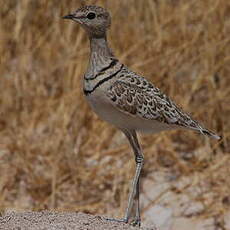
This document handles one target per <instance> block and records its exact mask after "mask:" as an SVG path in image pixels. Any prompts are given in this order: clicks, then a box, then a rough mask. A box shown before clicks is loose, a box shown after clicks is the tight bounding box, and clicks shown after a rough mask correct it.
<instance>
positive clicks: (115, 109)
mask: <svg viewBox="0 0 230 230" xmlns="http://www.w3.org/2000/svg"><path fill="white" fill-rule="evenodd" d="M63 18H64V19H72V20H74V21H75V22H77V23H79V24H80V25H81V26H82V27H83V28H84V29H85V31H86V32H87V34H88V37H89V40H90V49H91V54H90V59H89V64H88V68H87V71H86V73H85V76H84V94H85V96H86V99H87V101H88V102H89V104H90V106H91V107H92V109H93V110H94V111H95V112H96V113H97V114H98V115H99V117H101V118H102V119H103V120H105V121H107V122H109V123H111V124H113V125H115V126H116V127H117V128H118V129H120V130H121V131H122V132H123V133H124V134H125V136H126V137H127V138H128V140H129V142H130V145H131V146H132V148H133V151H134V154H135V161H136V172H135V176H134V179H133V184H132V190H131V192H130V196H129V201H128V207H127V210H126V214H125V217H124V219H122V220H120V221H124V222H130V221H131V222H132V223H133V224H135V225H139V226H140V223H141V218H140V210H139V183H140V173H141V169H142V166H143V159H144V158H143V154H142V151H141V148H140V145H139V143H138V139H137V135H136V132H138V131H144V132H151V133H157V132H159V131H163V130H171V129H176V128H179V129H192V130H195V131H198V132H200V133H201V134H204V135H207V136H209V137H213V138H215V139H220V137H219V136H217V135H215V134H214V133H212V132H211V131H209V130H207V129H205V128H203V127H202V126H201V125H200V124H199V123H198V122H197V121H195V120H193V119H192V118H191V117H190V116H188V115H187V114H186V113H184V112H183V111H182V110H181V109H179V108H178V107H177V105H176V104H174V102H172V101H171V100H170V99H169V98H168V97H167V96H166V95H165V94H163V93H162V92H161V91H160V90H159V89H158V88H157V87H155V86H154V85H153V84H152V83H150V82H148V81H147V80H146V79H145V78H143V77H142V76H140V75H138V74H136V73H134V72H133V71H131V70H130V69H128V67H126V66H125V65H123V64H122V63H120V62H119V60H118V59H117V58H116V57H115V56H114V54H113V52H112V51H111V49H110V48H109V45H108V43H107V39H106V32H107V30H108V29H109V27H110V25H111V17H110V14H109V13H108V12H107V10H105V9H103V8H102V7H99V6H84V7H81V8H79V9H78V10H77V11H75V12H74V13H72V14H69V15H67V16H64V17H63Z"/></svg>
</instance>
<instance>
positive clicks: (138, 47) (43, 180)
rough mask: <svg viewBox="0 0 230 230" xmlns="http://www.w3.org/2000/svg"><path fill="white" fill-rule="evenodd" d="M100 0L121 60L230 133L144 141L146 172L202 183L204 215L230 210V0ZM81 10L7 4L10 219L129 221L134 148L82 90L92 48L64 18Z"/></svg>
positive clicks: (0, 157) (0, 183)
mask: <svg viewBox="0 0 230 230" xmlns="http://www.w3.org/2000/svg"><path fill="white" fill-rule="evenodd" d="M95 2H97V4H99V5H102V6H106V7H107V8H108V9H109V11H110V12H111V14H112V16H113V23H112V28H111V30H110V33H109V40H110V43H111V45H112V47H113V49H114V51H115V53H116V55H117V56H118V57H119V58H120V60H121V61H122V62H123V63H125V64H127V65H128V66H129V67H130V68H132V69H133V70H134V71H136V72H137V73H142V74H143V75H144V76H146V78H148V79H149V80H150V81H152V82H153V83H154V84H155V85H156V86H157V87H159V88H161V89H162V91H164V92H165V93H167V94H168V95H169V96H170V98H172V99H173V100H174V101H175V102H176V103H177V104H179V105H180V106H181V107H182V108H183V109H184V110H185V111H187V112H189V113H191V114H193V117H194V118H195V119H197V120H199V121H201V123H203V124H204V125H205V126H206V127H207V128H210V129H211V130H213V131H216V132H217V133H218V134H220V135H222V136H223V139H222V141H220V142H217V141H215V140H212V139H208V138H205V137H203V136H201V135H199V134H196V133H194V132H192V131H171V132H165V133H161V134H156V135H148V136H142V137H141V139H142V140H141V143H142V146H143V149H144V153H145V160H146V163H145V169H144V176H148V175H149V174H150V173H152V172H154V171H160V170H164V171H168V172H169V173H171V174H172V175H174V174H175V175H176V180H180V178H182V177H183V176H189V177H191V178H192V179H194V183H193V184H191V186H194V185H197V186H201V187H202V186H203V190H202V191H203V193H202V194H201V195H200V197H199V199H200V201H202V202H203V203H204V204H205V207H206V209H205V211H204V212H202V214H203V215H206V216H215V215H221V214H223V213H224V212H225V211H226V210H229V208H230V205H229V204H230V202H229V200H230V196H229V191H230V179H229V175H230V168H229V165H230V155H229V153H230V142H229V141H230V131H229V130H230V122H229V116H230V105H229V102H230V87H229V86H230V36H229V35H230V5H229V1H228V0H206V1H202V0H198V1H197V0H190V1H187V0H162V1H158V0H145V1H138V0H126V1H124V0H116V1H94V2H92V1H87V3H89V4H91V3H95ZM80 5H81V2H80V1H75V0H68V1H59V0H52V1H47V0H39V1H33V0H20V1H18V0H8V1H1V2H0V8H1V11H0V210H1V211H4V210H7V209H16V210H28V209H33V210H41V209H58V210H77V211H85V212H89V213H99V214H102V213H105V214H111V213H116V215H119V213H120V214H122V213H123V211H124V209H125V207H126V202H124V201H125V200H126V199H127V194H128V189H129V183H130V181H129V180H130V178H131V177H132V175H133V171H134V167H135V165H134V161H133V155H132V153H131V148H130V147H129V145H128V143H127V141H126V139H125V137H124V136H122V135H121V133H120V132H119V131H117V130H116V129H115V128H114V127H112V126H110V125H108V124H106V123H104V122H103V121H101V120H100V119H99V118H98V117H97V116H96V115H95V114H94V113H93V112H92V110H91V109H90V108H89V106H88V105H87V103H86V101H85V99H84V96H83V93H82V84H81V83H82V76H83V74H84V71H85V68H86V64H87V61H88V54H89V44H88V40H87V37H86V34H85V33H84V31H83V30H82V29H81V28H80V27H79V26H78V25H77V24H76V23H74V22H70V21H68V22H67V21H64V20H62V19H61V16H63V15H66V14H68V13H69V12H72V11H73V10H75V9H77V8H78V7H79V6H80ZM191 154H192V156H193V155H194V156H193V157H186V156H188V155H191ZM131 159H132V160H131ZM204 187H205V189H204ZM172 189H173V188H172ZM186 189H187V188H184V191H181V192H186ZM207 194H209V196H207ZM210 194H211V195H210ZM207 197H208V198H207Z"/></svg>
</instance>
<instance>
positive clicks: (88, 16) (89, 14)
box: [87, 12, 96, 20]
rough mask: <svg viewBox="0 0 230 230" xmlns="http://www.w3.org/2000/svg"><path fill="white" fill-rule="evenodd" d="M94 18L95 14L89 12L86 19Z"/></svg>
mask: <svg viewBox="0 0 230 230" xmlns="http://www.w3.org/2000/svg"><path fill="white" fill-rule="evenodd" d="M95 17H96V14H95V13H93V12H90V13H88V14H87V18H88V19H90V20H91V19H94V18H95Z"/></svg>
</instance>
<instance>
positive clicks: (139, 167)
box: [123, 130, 144, 226]
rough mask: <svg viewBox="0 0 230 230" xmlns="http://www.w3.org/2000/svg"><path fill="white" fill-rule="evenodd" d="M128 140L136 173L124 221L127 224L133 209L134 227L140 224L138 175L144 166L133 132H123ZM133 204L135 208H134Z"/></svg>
mask: <svg viewBox="0 0 230 230" xmlns="http://www.w3.org/2000/svg"><path fill="white" fill-rule="evenodd" d="M123 132H124V133H125V135H126V137H127V138H128V140H129V142H130V145H131V146H132V148H133V151H134V154H135V161H136V172H135V175H134V179H133V183H132V189H131V191H130V195H129V201H128V207H127V210H126V214H125V218H124V219H125V220H126V221H127V222H128V221H129V219H130V217H131V212H132V211H133V208H135V210H134V211H135V216H134V220H133V224H134V225H139V226H140V224H141V218H140V206H139V194H140V191H139V190H140V174H141V170H142V167H143V164H144V157H143V155H142V152H141V148H140V145H139V143H138V139H137V135H136V132H135V131H126V130H125V131H123ZM134 202H135V207H134Z"/></svg>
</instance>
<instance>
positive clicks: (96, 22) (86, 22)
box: [63, 6, 111, 37]
mask: <svg viewBox="0 0 230 230" xmlns="http://www.w3.org/2000/svg"><path fill="white" fill-rule="evenodd" d="M63 18H64V19H71V20H74V21H76V22H77V23H79V24H80V25H81V26H82V27H83V28H84V29H85V30H86V31H87V33H88V34H89V36H93V37H102V36H104V35H105V34H106V31H107V29H108V28H109V27H110V24H111V17H110V15H109V13H108V11H106V10H105V9H104V8H102V7H99V6H83V7H81V8H79V9H78V10H76V11H75V12H73V13H71V14H69V15H66V16H64V17H63Z"/></svg>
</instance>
